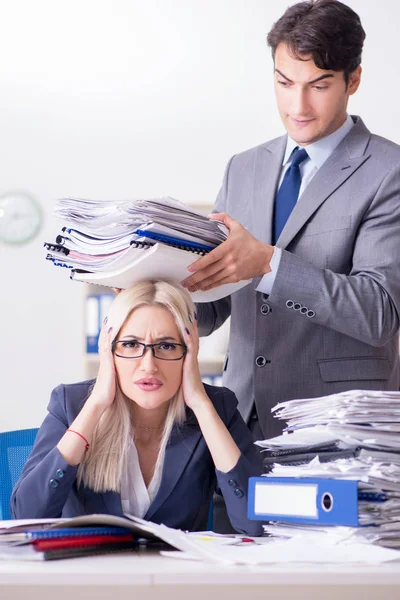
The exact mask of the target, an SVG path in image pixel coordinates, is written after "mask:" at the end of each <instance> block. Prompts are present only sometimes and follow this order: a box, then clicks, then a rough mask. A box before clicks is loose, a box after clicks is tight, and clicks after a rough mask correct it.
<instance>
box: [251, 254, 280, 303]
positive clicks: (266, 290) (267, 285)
mask: <svg viewBox="0 0 400 600" xmlns="http://www.w3.org/2000/svg"><path fill="white" fill-rule="evenodd" d="M281 257H282V250H281V249H280V248H277V247H276V246H275V247H274V253H273V255H272V258H271V262H270V264H269V266H270V267H271V271H270V272H269V273H266V274H265V275H264V276H263V277H261V279H260V281H259V283H258V285H257V287H256V291H257V292H262V293H263V294H270V293H271V292H272V288H273V285H274V282H275V278H276V274H277V272H278V268H279V263H280V262H281Z"/></svg>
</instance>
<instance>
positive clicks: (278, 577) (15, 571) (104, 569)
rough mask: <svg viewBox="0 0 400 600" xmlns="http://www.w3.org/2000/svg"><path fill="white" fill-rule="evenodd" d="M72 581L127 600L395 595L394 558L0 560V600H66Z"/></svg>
mask: <svg viewBox="0 0 400 600" xmlns="http://www.w3.org/2000/svg"><path fill="white" fill-rule="evenodd" d="M28 586H29V590H28ZM76 586H79V587H80V588H82V587H84V595H82V596H80V594H79V596H80V597H84V598H85V600H91V598H96V600H102V599H103V598H108V600H110V599H111V600H116V599H118V600H120V599H125V598H126V599H128V598H129V599H130V600H132V599H133V598H135V596H138V597H140V599H141V600H147V598H162V597H164V598H165V594H167V597H171V594H173V597H174V599H180V598H186V599H187V598H188V597H189V599H190V600H197V598H202V599H203V600H204V598H206V599H207V600H211V598H219V599H220V600H221V596H222V598H223V597H224V596H226V598H227V597H228V595H229V600H231V599H232V598H241V600H243V597H244V594H245V593H246V596H247V595H248V598H249V600H256V599H258V598H260V599H261V598H263V600H265V599H266V598H268V599H269V600H272V599H273V598H279V600H285V599H289V598H291V600H293V594H294V593H295V597H296V600H302V599H303V598H304V599H306V598H307V600H311V599H312V598H322V597H323V598H324V600H329V599H330V598H336V599H338V598H339V599H340V600H347V599H351V600H354V599H356V598H363V600H370V599H371V600H372V599H374V600H375V599H378V598H379V599H381V598H384V600H392V599H393V600H399V599H400V561H398V562H391V563H385V564H381V565H372V566H368V565H365V566H361V565H355V564H354V565H350V564H344V565H311V564H292V565H267V566H237V565H235V566H223V565H216V564H207V563H202V562H197V561H191V560H182V559H171V558H166V557H163V556H161V555H159V554H158V553H156V552H154V551H153V552H152V553H149V552H146V553H141V554H136V553H135V554H120V555H110V556H97V557H87V558H86V557H85V558H79V559H68V560H58V561H47V562H44V561H43V562H41V561H37V562H28V561H20V562H17V561H1V562H0V598H1V600H3V599H4V600H14V599H20V598H28V597H29V599H30V600H34V599H36V598H40V599H41V600H45V599H47V598H53V600H54V598H56V600H63V599H64V598H68V600H71V598H72V594H74V593H75V594H77V593H79V592H78V590H77V589H76ZM244 586H246V589H245V588H244ZM294 587H295V588H296V589H295V591H294ZM73 588H75V590H74V589H73ZM82 593H83V592H82Z"/></svg>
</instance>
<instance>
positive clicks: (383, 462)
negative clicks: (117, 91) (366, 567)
mask: <svg viewBox="0 0 400 600" xmlns="http://www.w3.org/2000/svg"><path fill="white" fill-rule="evenodd" d="M272 411H273V412H274V413H275V416H276V417H277V418H279V419H283V420H285V421H286V422H287V427H286V430H285V432H284V434H283V435H281V436H278V437H276V438H272V439H269V440H263V441H260V442H257V444H258V445H259V446H261V447H262V448H263V449H264V451H263V454H264V456H265V464H266V467H267V470H268V471H269V472H268V473H267V475H266V476H263V477H261V478H253V480H252V481H251V482H250V489H249V494H250V499H249V516H250V517H252V518H255V519H256V518H258V519H262V520H268V521H276V522H279V523H281V525H280V526H279V527H280V528H281V531H282V528H283V529H284V530H285V531H292V532H297V533H298V532H299V531H301V532H302V533H304V531H305V530H307V529H308V528H310V527H311V526H312V525H315V526H323V527H324V529H323V531H325V530H326V527H325V526H326V525H339V526H351V527H359V529H357V530H350V529H349V530H348V531H346V528H344V530H343V531H344V534H343V535H345V536H349V535H355V536H356V537H357V538H358V539H360V538H362V539H363V540H365V541H372V542H374V543H377V544H380V545H383V546H388V547H393V548H400V435H399V434H400V392H378V391H371V390H352V391H347V392H343V393H340V394H332V395H331V396H326V397H321V398H312V399H301V400H291V401H288V402H282V403H280V404H278V405H277V406H275V407H274V408H273V409H272ZM283 523H284V524H285V525H283ZM287 524H290V525H291V527H290V528H288V527H287ZM268 527H269V528H270V527H271V526H270V525H269V526H268ZM275 527H276V526H274V528H275ZM275 531H276V528H275ZM312 531H315V527H312Z"/></svg>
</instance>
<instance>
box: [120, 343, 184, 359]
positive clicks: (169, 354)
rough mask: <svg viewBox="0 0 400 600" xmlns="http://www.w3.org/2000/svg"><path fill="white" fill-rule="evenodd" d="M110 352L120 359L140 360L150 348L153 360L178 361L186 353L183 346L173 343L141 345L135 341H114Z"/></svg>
mask: <svg viewBox="0 0 400 600" xmlns="http://www.w3.org/2000/svg"><path fill="white" fill-rule="evenodd" d="M111 348H112V351H113V352H114V354H115V356H119V357H120V358H140V357H141V356H143V355H144V353H145V352H146V349H147V348H151V351H152V353H153V356H154V358H159V359H160V360H180V359H181V358H183V357H184V356H185V354H186V352H187V347H186V346H185V344H176V343H175V342H159V343H158V344H142V343H141V342H137V341H136V340H116V341H115V342H113V343H112V346H111Z"/></svg>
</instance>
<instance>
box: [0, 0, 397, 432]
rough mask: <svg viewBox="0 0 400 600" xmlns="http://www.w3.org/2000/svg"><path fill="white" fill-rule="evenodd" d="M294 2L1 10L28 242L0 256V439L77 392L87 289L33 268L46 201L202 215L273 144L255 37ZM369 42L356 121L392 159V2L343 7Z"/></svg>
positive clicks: (107, 2) (58, 273)
mask: <svg viewBox="0 0 400 600" xmlns="http://www.w3.org/2000/svg"><path fill="white" fill-rule="evenodd" d="M288 4H290V1H289V0H273V1H272V0H269V1H268V0H246V1H245V0H69V2H64V3H62V2H55V1H54V0H35V2H32V1H31V0H13V1H12V2H10V1H9V0H1V1H0V57H1V59H0V195H1V194H3V193H5V192H7V191H9V190H13V189H25V190H27V191H29V192H31V193H33V194H34V195H36V196H37V197H38V199H39V200H40V202H41V204H42V207H43V209H44V211H45V223H44V227H43V229H42V231H41V232H40V234H39V236H38V237H37V238H36V239H35V240H34V241H32V242H31V243H30V244H28V245H26V246H21V247H10V246H6V245H4V244H3V245H0V285H1V295H0V314H1V325H0V331H1V335H0V377H1V388H0V389H1V392H0V393H1V396H0V397H1V412H0V431H1V430H7V429H13V428H17V427H30V426H37V425H39V424H40V422H41V420H42V418H43V416H44V414H45V409H46V405H47V401H48V398H49V394H50V391H51V389H52V388H53V387H54V386H55V385H57V384H58V383H60V382H70V381H76V380H79V379H81V378H83V376H84V366H83V334H82V331H83V286H81V285H79V284H78V283H73V282H70V281H69V279H68V276H67V273H66V272H64V271H63V270H62V269H56V268H54V267H52V266H51V265H50V263H48V262H46V261H45V260H44V250H43V248H42V242H43V241H44V240H48V241H51V240H52V239H53V237H54V235H55V233H56V232H57V231H58V227H59V224H58V223H57V222H56V221H55V220H54V219H53V218H52V206H53V203H54V200H55V199H56V198H58V197H60V196H66V195H75V196H81V197H89V198H99V199H107V198H110V199H111V198H137V197H140V196H142V197H151V196H157V195H164V194H169V195H172V196H174V197H176V198H178V199H180V200H182V201H184V202H192V203H195V202H202V203H205V202H213V200H214V198H215V195H216V193H217V191H218V188H219V185H220V182H221V179H222V174H223V169H224V166H225V164H226V162H227V160H228V159H229V157H230V156H231V155H232V154H234V153H235V152H238V151H240V150H244V149H245V148H248V147H251V146H254V145H256V144H259V143H261V142H263V141H265V140H266V139H269V138H271V137H275V136H277V135H280V134H281V132H282V127H281V124H280V122H279V118H278V116H277V111H276V109H275V102H274V98H273V90H272V61H271V58H270V54H269V50H268V49H267V47H266V45H265V35H266V33H267V32H268V30H269V29H270V27H271V26H272V23H273V22H274V21H275V20H276V19H277V18H278V17H279V16H280V15H281V14H282V12H283V11H284V10H285V8H286V6H287V5H288ZM348 4H349V5H351V6H352V7H353V8H354V9H355V10H356V11H357V12H358V13H359V14H360V15H361V17H362V21H363V24H364V27H365V29H366V31H367V40H366V47H365V53H364V61H363V62H364V78H363V84H362V87H361V89H360V91H359V92H358V93H357V95H356V97H354V99H353V100H352V105H351V109H352V112H355V113H359V114H361V115H362V116H363V118H364V120H365V122H366V123H367V124H368V126H369V127H370V128H371V129H372V130H373V131H375V132H376V133H380V134H382V135H384V136H387V137H390V138H391V139H393V140H395V141H397V142H399V143H400V122H399V119H398V118H397V114H398V103H399V99H398V98H399V94H398V91H399V89H398V88H399V84H398V57H399V52H398V45H397V42H398V22H399V16H400V7H399V6H400V5H399V4H398V2H397V1H396V0H381V1H380V2H379V3H378V2H376V0H349V1H348Z"/></svg>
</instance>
